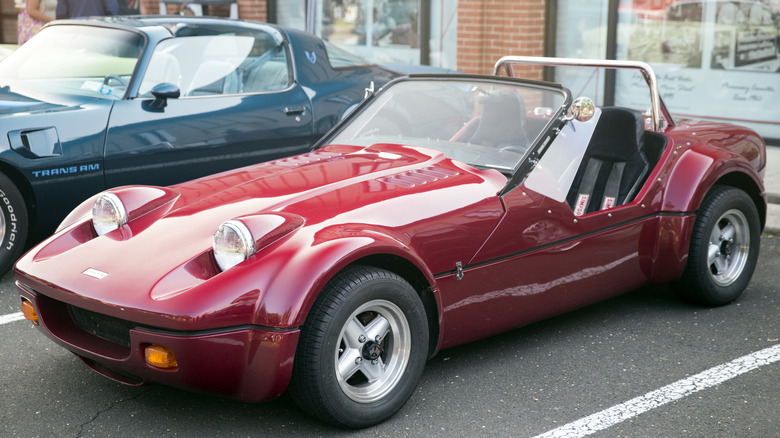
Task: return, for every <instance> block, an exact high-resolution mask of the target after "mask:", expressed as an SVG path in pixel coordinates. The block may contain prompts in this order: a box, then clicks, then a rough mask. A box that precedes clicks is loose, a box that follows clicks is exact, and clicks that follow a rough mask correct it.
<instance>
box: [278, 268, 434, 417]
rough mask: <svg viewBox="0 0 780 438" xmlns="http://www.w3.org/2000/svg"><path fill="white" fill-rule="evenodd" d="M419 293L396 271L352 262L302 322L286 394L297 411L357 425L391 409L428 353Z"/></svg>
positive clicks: (409, 389)
mask: <svg viewBox="0 0 780 438" xmlns="http://www.w3.org/2000/svg"><path fill="white" fill-rule="evenodd" d="M427 346H428V323H427V320H426V316H425V309H424V308H423V304H422V301H421V300H420V297H419V295H418V294H417V293H416V292H415V290H414V289H413V288H412V286H411V285H409V283H407V282H406V281H404V280H403V279H402V278H401V277H399V276H398V275H396V274H394V273H392V272H388V271H385V270H381V269H375V268H368V267H351V268H348V269H347V270H345V271H344V272H342V273H340V274H339V275H337V276H336V277H335V278H334V279H333V280H332V281H331V282H330V283H329V284H328V285H327V286H326V288H325V289H324V290H323V291H322V293H321V294H320V296H319V297H318V298H317V301H316V302H315V303H314V306H313V307H312V310H311V312H310V313H309V316H308V318H307V319H306V322H305V323H304V325H303V327H302V328H301V336H300V339H299V341H298V349H297V351H296V355H295V363H294V365H293V376H292V381H291V383H290V394H291V395H292V397H293V399H294V400H295V401H296V403H297V404H298V405H299V406H300V407H301V409H302V410H304V411H305V412H307V413H309V414H310V415H313V416H315V417H317V418H320V419H321V420H324V421H326V422H329V423H332V424H335V425H337V426H341V427H349V428H361V427H368V426H371V425H374V424H377V423H379V422H381V421H384V420H385V419H387V418H389V417H390V416H392V415H393V414H395V413H396V412H397V411H398V410H399V409H401V407H402V406H403V405H404V403H406V401H407V400H408V399H409V397H410V396H411V395H412V392H413V391H414V388H415V387H416V386H417V381H418V380H419V378H420V376H421V375H422V371H423V368H424V366H425V361H426V359H427V353H428V351H427Z"/></svg>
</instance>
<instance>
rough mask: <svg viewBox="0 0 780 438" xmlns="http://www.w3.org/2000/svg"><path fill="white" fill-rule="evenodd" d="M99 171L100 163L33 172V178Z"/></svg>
mask: <svg viewBox="0 0 780 438" xmlns="http://www.w3.org/2000/svg"><path fill="white" fill-rule="evenodd" d="M97 170H100V163H92V164H82V165H80V166H68V167H52V168H51V169H43V170H33V171H32V174H33V177H35V178H41V177H44V176H59V175H72V174H74V173H84V172H94V171H97Z"/></svg>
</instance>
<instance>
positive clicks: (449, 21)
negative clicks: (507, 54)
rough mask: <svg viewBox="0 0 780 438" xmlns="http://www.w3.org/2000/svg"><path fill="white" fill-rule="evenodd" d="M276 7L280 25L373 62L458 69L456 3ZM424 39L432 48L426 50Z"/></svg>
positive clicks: (336, 2)
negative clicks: (298, 30) (424, 19)
mask: <svg viewBox="0 0 780 438" xmlns="http://www.w3.org/2000/svg"><path fill="white" fill-rule="evenodd" d="M273 4H274V10H275V19H276V22H277V23H279V24H281V25H286V26H291V27H295V28H298V29H301V30H309V31H311V32H313V33H314V34H316V35H317V36H319V37H321V38H322V39H324V40H325V41H328V42H330V43H332V44H335V45H336V46H338V47H341V48H342V49H345V50H348V51H350V52H352V53H355V54H357V55H359V56H361V57H363V58H365V59H368V60H370V61H372V62H375V63H380V64H411V65H417V64H421V63H424V64H431V65H434V66H437V67H444V68H451V69H455V68H456V62H457V53H456V51H457V27H458V23H457V15H458V14H457V2H456V1H449V0H446V1H445V0H310V1H306V0H285V1H280V0H277V1H276V2H274V3H273ZM423 7H426V8H428V9H427V11H428V12H429V15H430V17H429V19H428V20H427V21H425V22H423V21H421V20H423V18H424V17H423V14H422V12H423ZM424 34H427V35H428V41H425V42H427V43H428V47H424V46H425V44H423V35H424ZM423 50H425V52H423Z"/></svg>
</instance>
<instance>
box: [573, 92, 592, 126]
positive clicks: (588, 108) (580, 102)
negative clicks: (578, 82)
mask: <svg viewBox="0 0 780 438" xmlns="http://www.w3.org/2000/svg"><path fill="white" fill-rule="evenodd" d="M595 112H596V105H595V104H594V103H593V100H592V99H591V98H589V97H578V98H576V99H574V102H572V104H571V106H570V107H569V111H568V113H567V114H566V120H567V121H570V120H575V119H576V120H577V121H580V122H587V121H588V120H590V119H592V118H593V114H595Z"/></svg>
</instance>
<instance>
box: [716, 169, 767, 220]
mask: <svg viewBox="0 0 780 438" xmlns="http://www.w3.org/2000/svg"><path fill="white" fill-rule="evenodd" d="M715 185H721V186H730V187H735V188H738V189H740V190H742V191H744V192H745V193H747V195H748V196H750V199H752V200H753V203H754V204H756V210H758V219H759V220H760V221H761V231H762V232H763V231H764V226H765V225H766V212H767V205H766V196H765V195H764V194H763V190H762V189H761V188H760V187H759V186H758V184H756V182H755V181H754V180H753V178H751V177H749V176H748V175H747V174H745V173H743V172H730V173H727V174H725V175H722V176H721V177H720V178H719V179H718V180H717V181H715V184H713V187H714V186H715ZM710 190H712V187H710V188H709V189H708V190H707V192H709V191H710Z"/></svg>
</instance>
